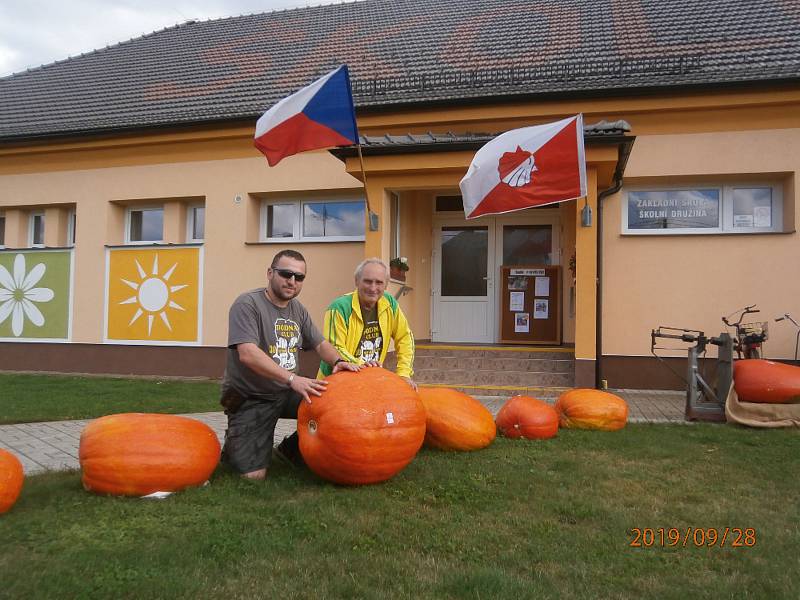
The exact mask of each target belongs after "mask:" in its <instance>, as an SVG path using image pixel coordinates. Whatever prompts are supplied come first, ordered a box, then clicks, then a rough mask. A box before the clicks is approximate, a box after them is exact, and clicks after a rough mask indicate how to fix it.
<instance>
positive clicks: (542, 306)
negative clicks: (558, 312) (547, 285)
mask: <svg viewBox="0 0 800 600" xmlns="http://www.w3.org/2000/svg"><path fill="white" fill-rule="evenodd" d="M549 316H550V300H545V299H543V298H536V299H535V300H534V301H533V318H534V319H546V318H548V317H549Z"/></svg>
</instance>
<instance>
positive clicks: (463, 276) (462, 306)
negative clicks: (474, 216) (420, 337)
mask: <svg viewBox="0 0 800 600" xmlns="http://www.w3.org/2000/svg"><path fill="white" fill-rule="evenodd" d="M435 236H436V239H435V244H434V265H433V266H434V277H433V279H434V281H433V289H432V292H433V307H432V308H433V315H432V316H433V318H432V327H431V339H432V340H433V341H435V342H477V343H490V342H493V341H494V326H493V324H494V316H495V315H494V278H493V274H494V270H495V269H494V266H495V265H494V255H495V253H494V227H493V226H489V225H478V226H468V225H462V224H458V223H440V224H438V225H437V226H436V228H435Z"/></svg>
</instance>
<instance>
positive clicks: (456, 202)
mask: <svg viewBox="0 0 800 600" xmlns="http://www.w3.org/2000/svg"><path fill="white" fill-rule="evenodd" d="M436 212H464V201H463V200H462V199H461V196H436Z"/></svg>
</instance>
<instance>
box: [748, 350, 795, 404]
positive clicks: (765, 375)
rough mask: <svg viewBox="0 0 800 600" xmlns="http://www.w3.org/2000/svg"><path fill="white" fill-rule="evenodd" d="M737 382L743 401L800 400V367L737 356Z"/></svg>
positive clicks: (774, 401) (782, 402)
mask: <svg viewBox="0 0 800 600" xmlns="http://www.w3.org/2000/svg"><path fill="white" fill-rule="evenodd" d="M733 386H734V388H735V389H736V394H737V395H738V396H739V400H740V401H742V402H759V403H767V404H796V403H800V367H795V366H792V365H786V364H783V363H776V362H772V361H771V360H763V359H746V360H737V361H736V362H735V363H734V365H733Z"/></svg>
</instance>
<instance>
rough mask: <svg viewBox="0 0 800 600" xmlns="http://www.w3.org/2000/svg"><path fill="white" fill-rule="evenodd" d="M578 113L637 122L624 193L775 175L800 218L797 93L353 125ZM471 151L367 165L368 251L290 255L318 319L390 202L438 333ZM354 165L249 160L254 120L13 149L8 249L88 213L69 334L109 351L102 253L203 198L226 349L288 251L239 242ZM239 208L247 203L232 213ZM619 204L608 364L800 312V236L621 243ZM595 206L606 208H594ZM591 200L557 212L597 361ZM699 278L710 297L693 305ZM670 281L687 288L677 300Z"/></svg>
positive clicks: (582, 327)
mask: <svg viewBox="0 0 800 600" xmlns="http://www.w3.org/2000/svg"><path fill="white" fill-rule="evenodd" d="M576 112H583V113H584V119H585V122H586V123H593V122H596V121H598V120H600V119H608V120H615V119H618V118H623V119H626V120H627V121H628V122H629V123H630V124H631V125H632V132H631V133H632V134H634V135H636V136H637V140H636V143H635V145H634V150H633V155H632V156H631V160H630V162H629V164H628V168H627V171H626V179H625V181H626V184H627V185H635V184H637V183H642V182H644V183H647V182H653V181H658V182H659V183H664V182H668V181H671V180H672V178H678V180H679V181H681V182H685V178H687V177H689V178H690V177H703V176H705V177H712V178H719V177H724V176H736V175H739V174H743V175H751V174H752V175H759V174H760V175H766V176H774V177H777V178H780V179H781V181H782V182H783V183H784V190H783V191H784V196H785V198H786V199H788V200H790V201H789V202H787V203H786V205H787V206H788V207H790V208H792V209H793V207H794V206H795V204H796V201H797V193H798V192H797V183H796V180H797V173H798V171H800V158H798V157H800V142H799V141H798V138H800V136H798V131H800V91H798V90H796V89H781V88H778V87H773V88H770V87H768V86H764V87H762V88H761V89H759V90H757V91H750V92H735V91H725V92H719V93H711V92H703V93H694V94H689V93H682V94H671V95H661V96H647V97H645V96H642V97H631V98H614V97H605V98H599V99H580V100H571V101H557V100H552V101H550V100H548V101H546V102H533V101H530V102H518V103H509V104H502V105H495V106H463V107H441V108H434V109H428V108H424V109H417V110H402V111H386V112H380V113H374V114H359V126H360V128H361V131H362V133H365V134H384V133H387V132H389V133H408V132H416V133H421V132H425V131H434V132H444V131H448V130H452V131H503V130H506V129H509V128H513V127H520V126H525V125H531V124H536V123H541V122H547V121H552V120H554V119H556V118H560V117H563V116H565V115H569V114H574V113H576ZM473 154H474V153H473V152H471V151H463V152H447V153H436V154H409V155H393V156H367V157H365V161H366V166H367V172H368V185H369V191H370V194H369V196H370V202H371V204H372V208H373V210H374V211H375V212H376V213H378V214H379V215H380V219H381V228H380V230H379V231H377V232H369V231H368V232H367V235H366V243H363V244H362V243H333V244H330V243H328V244H322V243H320V244H297V245H296V249H298V250H300V251H301V252H303V253H304V254H305V255H306V257H307V259H308V262H309V265H308V266H309V279H308V280H307V282H306V284H305V289H304V291H303V294H302V295H301V298H300V299H301V300H302V301H303V302H304V303H305V304H306V306H308V308H309V310H310V312H311V314H312V316H313V317H314V318H315V320H317V321H319V320H320V319H321V314H322V311H323V310H324V307H325V306H326V305H327V303H328V302H329V301H330V299H332V298H333V297H334V296H335V295H337V294H340V293H344V292H346V291H348V290H350V289H352V270H353V267H354V266H355V264H356V263H357V262H358V261H359V260H360V259H361V258H362V257H364V256H365V255H366V256H373V255H377V256H380V257H382V258H384V259H387V260H388V259H389V258H391V257H390V256H389V231H390V229H387V227H388V226H390V215H389V211H388V207H389V196H388V192H389V191H396V192H398V193H400V195H401V211H402V214H401V221H402V223H403V225H402V227H403V233H402V236H401V251H402V253H403V254H404V255H406V256H408V257H409V261H410V263H411V270H410V272H409V276H408V277H409V278H408V284H409V285H410V286H411V287H413V288H414V290H413V291H412V292H411V293H410V294H408V295H406V296H404V297H403V298H402V299H401V301H400V302H401V305H402V306H403V307H404V310H405V311H406V312H407V314H408V315H409V318H410V319H411V321H412V324H413V325H414V329H415V331H416V332H417V336H418V337H421V338H422V337H426V335H425V333H426V332H427V334H428V335H429V332H430V284H431V271H430V268H431V265H430V254H431V243H432V232H431V212H430V205H431V203H432V199H433V197H434V195H435V193H436V192H437V191H441V192H442V193H457V184H458V181H459V180H460V178H461V177H462V176H463V174H464V172H465V171H466V167H467V165H468V164H469V161H470V160H471V158H472V156H473ZM587 159H589V160H590V162H593V164H594V165H595V166H596V169H597V181H598V182H599V183H598V184H597V185H598V186H599V187H600V189H602V188H603V187H605V186H606V185H608V179H609V168H610V166H613V163H614V162H615V160H616V148H614V147H608V148H597V147H594V148H592V147H590V148H588V149H587ZM351 162H352V161H351V159H348V165H347V168H346V169H344V168H343V167H342V163H341V162H340V161H338V160H337V159H335V158H333V157H332V156H330V155H329V154H328V153H327V152H314V153H306V154H303V155H301V156H296V157H290V158H287V159H286V160H284V161H283V162H281V164H280V165H278V167H276V168H274V169H270V168H268V167H267V165H266V162H265V161H264V159H263V158H261V157H260V155H259V154H258V153H257V152H256V151H255V150H254V149H253V148H252V124H247V125H233V126H230V127H225V128H217V129H213V128H201V127H198V128H194V129H192V130H188V131H183V132H165V133H158V134H151V135H127V136H119V137H114V138H106V139H91V140H81V139H75V140H71V141H64V142H57V143H44V144H19V145H16V146H10V145H6V146H3V147H2V148H0V210H3V211H4V214H5V217H6V242H5V243H6V246H7V247H16V246H24V245H26V243H27V224H28V220H27V219H28V214H29V211H30V210H31V209H32V208H33V207H35V208H36V209H37V210H38V209H39V208H40V207H50V208H49V209H48V216H47V218H46V221H47V222H46V236H47V243H48V244H55V243H60V240H61V239H62V234H61V233H60V232H61V231H65V229H63V227H62V225H63V222H62V221H63V220H64V219H66V215H67V210H68V207H71V206H75V207H76V210H77V234H76V237H77V242H76V247H75V283H74V285H75V302H74V306H75V309H74V313H75V320H74V323H73V332H74V333H73V339H74V341H83V342H98V341H100V340H101V339H102V320H101V319H98V314H97V299H98V298H102V297H103V295H104V289H103V280H104V269H105V246H106V245H116V244H121V243H122V242H123V240H124V224H125V209H126V207H127V206H128V205H129V204H130V203H136V204H139V205H141V204H146V203H149V204H154V203H161V202H164V203H165V207H168V209H167V211H166V214H165V240H166V241H171V242H176V243H177V242H180V241H182V240H183V239H184V236H185V219H186V206H187V205H188V204H189V203H191V202H197V201H200V202H205V206H206V239H205V244H204V249H205V267H204V280H205V290H206V292H205V298H204V303H203V332H204V336H203V343H204V344H208V345H222V344H224V343H225V333H226V330H227V322H226V314H227V308H228V305H229V304H230V302H231V300H232V299H233V298H234V297H235V295H236V294H238V293H239V292H241V291H243V290H245V289H249V288H252V287H256V286H258V285H261V284H262V282H263V278H264V271H265V268H266V265H267V263H268V262H269V259H270V258H271V257H272V255H273V254H274V252H275V251H277V250H278V249H280V248H282V246H281V245H262V244H247V243H245V242H255V241H256V240H257V239H258V223H259V214H260V212H259V207H260V199H261V198H262V197H264V196H265V195H269V194H270V193H283V192H286V193H299V194H311V195H313V194H314V193H315V191H316V190H319V191H322V193H325V191H341V190H359V188H360V185H361V184H360V183H359V181H357V180H356V178H355V177H351V176H350V175H348V174H347V173H348V172H350V173H354V174H355V173H356V171H357V170H358V168H357V167H356V168H353V167H351ZM601 163H602V164H601ZM590 189H591V190H593V194H595V193H596V191H597V190H596V188H595V186H592V185H590ZM237 197H240V198H241V202H240V203H238V204H237V203H236V202H235V199H236V198H237ZM620 198H621V194H617V195H615V196H612V197H610V198H607V199H606V200H604V214H605V221H604V224H605V236H604V240H603V243H604V246H605V265H606V266H605V270H604V282H603V290H604V344H603V350H604V352H605V353H610V354H621V355H631V354H634V355H642V354H647V353H648V351H649V335H648V334H649V330H650V328H652V327H654V326H655V325H658V324H677V325H683V326H687V327H698V328H702V329H706V330H707V331H708V332H709V333H717V332H718V331H719V330H720V329H721V327H720V326H721V323H720V321H719V317H720V315H721V314H722V313H723V312H730V311H732V310H733V309H735V308H738V307H740V306H743V305H745V304H751V303H753V302H757V303H759V305H760V306H761V307H762V309H763V315H764V316H765V317H774V316H775V315H777V314H781V313H783V312H787V311H788V312H793V311H794V312H795V313H800V309H796V308H795V307H793V306H792V305H791V304H792V302H796V298H798V297H800V294H798V292H800V289H798V288H799V287H800V277H796V276H794V273H793V272H792V271H791V270H792V269H793V268H794V264H795V263H796V262H797V256H798V255H799V254H800V253H798V249H800V248H798V242H797V236H796V234H782V235H759V236H743V235H736V236H721V235H720V236H664V237H658V238H656V237H653V236H649V237H644V236H639V237H634V236H622V235H620V227H621V205H620ZM590 200H592V201H594V196H592V197H590ZM582 206H583V203H582V202H572V203H567V204H566V205H564V206H563V207H562V208H561V222H562V235H561V247H562V266H563V269H564V276H565V279H564V287H563V289H564V310H563V314H564V340H565V341H566V342H570V341H575V343H576V344H577V346H578V351H577V355H578V356H579V358H587V359H588V358H594V341H593V336H594V326H595V324H594V318H593V304H592V303H591V302H590V298H591V297H592V294H591V293H590V289H591V287H592V286H593V282H592V278H593V277H594V275H593V274H592V270H593V268H594V267H593V262H594V246H593V242H592V235H593V231H594V228H592V230H591V231H590V230H586V231H581V229H582V228H581V227H580V226H579V225H577V224H576V223H579V211H580V208H581V207H582ZM54 211H55V212H54ZM797 212H798V211H794V210H791V211H788V212H787V213H785V215H784V218H785V219H786V218H787V217H788V218H791V219H792V220H793V222H794V221H796V219H797V218H798V215H797ZM51 214H52V215H56V216H53V217H51V216H50V215H51ZM594 217H595V219H596V218H597V211H596V207H595V211H594ZM52 220H55V221H57V223H58V227H57V229H51V226H50V223H51V221H52ZM796 226H797V223H796V222H795V224H794V227H795V228H796ZM56 232H58V233H56ZM54 236H55V237H54ZM576 246H577V248H578V282H577V290H576V291H577V295H578V296H577V305H578V317H577V319H576V321H577V323H576V322H570V320H569V318H568V315H569V304H568V302H569V296H568V294H569V287H570V283H571V281H570V279H571V275H570V273H569V270H568V268H567V263H568V261H569V257H570V255H571V252H572V248H573V247H576ZM665 256H666V257H669V260H665V258H664V257H665ZM736 272H738V273H739V274H738V275H736V274H735V273H736ZM787 273H788V275H787ZM220 276H222V278H223V279H222V280H220ZM687 277H689V278H690V280H691V281H692V282H699V283H700V284H701V285H702V290H706V291H703V292H698V293H697V294H694V296H695V298H693V299H691V300H690V298H692V292H691V288H690V287H689V286H688V284H687V283H686V281H687ZM743 278H748V279H749V280H750V281H754V282H756V284H755V285H750V286H744V285H742V284H741V283H740V282H741V281H747V280H748V279H743ZM670 282H683V288H681V289H679V286H671V285H669V284H670ZM223 283H224V285H223ZM756 296H758V297H756ZM87 307H92V308H91V309H89V308H87ZM790 348H791V352H789V349H790ZM793 348H794V332H793V331H790V330H789V327H788V326H786V325H783V324H777V325H773V327H772V330H771V339H770V340H769V341H768V342H767V350H768V352H769V353H770V354H771V355H773V356H784V357H785V356H789V355H790V354H792V353H793Z"/></svg>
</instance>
